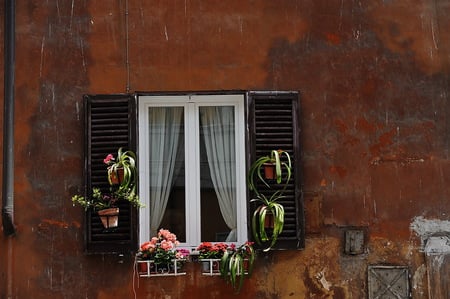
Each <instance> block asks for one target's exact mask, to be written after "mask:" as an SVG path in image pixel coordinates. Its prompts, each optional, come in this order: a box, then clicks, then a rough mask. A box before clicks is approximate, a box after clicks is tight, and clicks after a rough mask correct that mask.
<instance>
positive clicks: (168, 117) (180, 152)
mask: <svg viewBox="0 0 450 299" xmlns="http://www.w3.org/2000/svg"><path fill="white" fill-rule="evenodd" d="M184 156H185V155H184V109H183V107H150V108H149V163H150V165H149V180H150V184H149V188H150V193H149V194H150V198H149V202H150V207H148V208H149V209H150V230H151V234H152V236H154V235H155V234H156V232H157V231H158V230H159V229H160V228H164V229H168V230H170V231H171V232H172V233H174V234H176V235H177V237H178V240H179V241H180V242H185V241H186V223H185V219H186V205H185V183H184V176H185V175H184V174H185V163H184V161H185V159H184Z"/></svg>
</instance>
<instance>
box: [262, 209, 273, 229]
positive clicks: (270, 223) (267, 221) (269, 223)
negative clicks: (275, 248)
mask: <svg viewBox="0 0 450 299" xmlns="http://www.w3.org/2000/svg"><path fill="white" fill-rule="evenodd" d="M274 221H275V220H274V216H273V214H272V213H270V212H268V213H267V214H266V218H265V219H264V227H265V228H272V229H273V227H274Z"/></svg>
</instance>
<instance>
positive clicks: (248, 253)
mask: <svg viewBox="0 0 450 299" xmlns="http://www.w3.org/2000/svg"><path fill="white" fill-rule="evenodd" d="M252 245H253V243H252V242H245V243H244V244H242V245H241V246H239V247H237V248H234V247H232V248H229V249H227V250H226V251H225V252H224V254H223V256H222V258H221V259H220V275H221V276H222V277H223V278H224V279H226V280H228V281H229V282H230V284H231V286H232V288H233V289H234V290H235V291H236V293H239V291H240V290H241V288H242V284H243V283H244V278H245V276H246V275H251V273H252V270H253V263H254V261H255V257H256V252H255V250H254V249H253V246H252Z"/></svg>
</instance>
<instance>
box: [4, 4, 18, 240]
mask: <svg viewBox="0 0 450 299" xmlns="http://www.w3.org/2000/svg"><path fill="white" fill-rule="evenodd" d="M4 50H5V51H4V53H5V54H4V55H5V56H4V57H5V59H4V69H5V72H4V76H5V77H4V95H5V97H4V110H3V190H2V225H3V233H4V234H5V236H12V235H15V233H16V228H15V225H14V77H15V74H14V71H15V69H14V67H15V1H14V0H6V1H5V39H4Z"/></svg>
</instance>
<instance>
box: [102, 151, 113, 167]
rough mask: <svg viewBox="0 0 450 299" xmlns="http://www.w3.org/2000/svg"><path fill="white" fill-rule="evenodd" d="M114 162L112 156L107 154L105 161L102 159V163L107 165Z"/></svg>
mask: <svg viewBox="0 0 450 299" xmlns="http://www.w3.org/2000/svg"><path fill="white" fill-rule="evenodd" d="M112 162H114V156H113V155H112V154H108V155H107V156H106V158H105V159H103V163H105V164H107V165H109V164H111V163H112Z"/></svg>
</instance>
